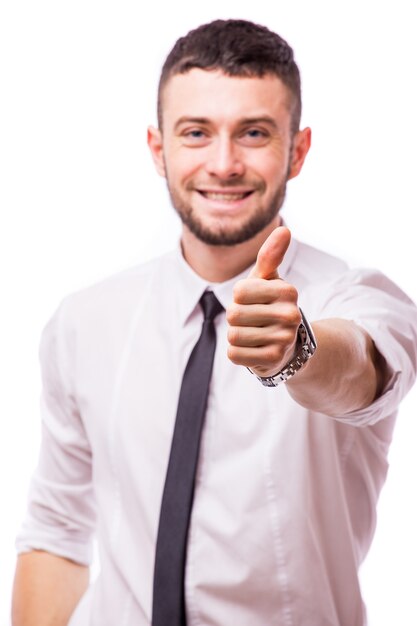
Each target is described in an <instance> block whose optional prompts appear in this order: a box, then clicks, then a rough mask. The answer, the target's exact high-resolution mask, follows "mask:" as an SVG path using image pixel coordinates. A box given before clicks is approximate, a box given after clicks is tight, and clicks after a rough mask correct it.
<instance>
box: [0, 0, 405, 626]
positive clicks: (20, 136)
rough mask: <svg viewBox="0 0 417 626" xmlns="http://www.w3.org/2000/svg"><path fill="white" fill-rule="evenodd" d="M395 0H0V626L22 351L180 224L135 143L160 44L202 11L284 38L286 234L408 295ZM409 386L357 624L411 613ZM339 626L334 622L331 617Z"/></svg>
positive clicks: (19, 446) (151, 110) (31, 410)
mask: <svg viewBox="0 0 417 626" xmlns="http://www.w3.org/2000/svg"><path fill="white" fill-rule="evenodd" d="M412 5H413V3H412V2H408V1H407V0H403V1H401V0H396V2H393V1H390V2H384V0H380V1H379V2H376V1H375V2H373V1H371V0H368V1H367V0H362V1H361V2H355V1H350V2H341V1H336V0H328V1H325V0H323V1H320V0H315V1H314V2H312V1H310V0H299V1H298V2H290V1H289V0H285V2H284V1H281V0H275V1H274V2H271V3H267V2H260V1H258V2H253V1H251V2H244V1H239V2H238V1H236V0H229V1H228V0H210V2H205V3H203V2H187V1H186V0H177V2H175V3H171V4H167V5H166V6H165V5H163V4H162V3H161V2H154V3H150V2H146V3H144V6H143V8H141V7H140V5H139V2H133V1H127V0H118V1H117V2H116V1H115V0H114V1H113V2H112V1H110V0H107V1H106V0H101V1H100V2H98V1H97V2H95V1H94V0H82V1H79V0H73V1H72V2H65V1H62V0H61V1H57V0H51V1H45V0H37V1H36V2H29V1H19V0H14V1H13V2H12V1H8V0H4V1H3V3H2V5H1V8H0V90H1V97H0V165H1V170H0V171H1V174H0V175H1V181H0V211H1V214H0V219H1V223H0V272H1V282H0V294H1V295H0V303H1V304H0V317H1V320H0V333H1V335H0V381H1V383H0V384H1V387H0V409H1V420H0V429H1V433H0V464H1V466H0V498H1V500H0V502H1V513H0V623H1V624H6V623H8V614H9V596H10V586H11V581H12V575H13V568H14V558H15V557H14V547H13V543H14V536H15V533H16V531H17V529H18V526H19V523H20V521H21V518H22V516H23V513H24V508H25V498H26V491H27V485H28V480H29V476H30V473H31V471H32V469H33V467H34V465H35V463H36V456H37V446H38V433H39V422H38V397H39V391H40V388H39V374H38V362H37V349H38V342H39V336H40V332H41V329H42V327H43V326H44V324H45V323H46V321H47V319H48V318H49V317H50V315H51V314H52V313H53V311H54V310H55V308H56V306H57V305H58V303H59V302H60V300H61V299H62V298H63V297H64V296H65V295H66V294H67V293H68V292H71V291H73V290H75V289H78V288H80V287H82V286H84V285H87V284H89V283H91V282H94V281H96V280H98V279H100V278H102V277H104V276H105V275H107V274H110V273H113V272H115V271H118V270H119V269H122V268H125V267H127V266H129V265H131V264H134V263H137V262H140V261H142V260H143V259H146V258H149V257H151V256H153V255H155V254H157V253H160V252H161V251H164V250H166V249H168V248H171V247H172V246H173V245H174V243H175V241H176V238H177V235H178V232H179V227H178V224H177V221H176V217H175V216H174V212H173V211H172V209H171V208H170V206H169V202H168V198H167V194H166V191H165V185H164V182H163V181H162V180H161V179H160V178H159V177H158V176H157V175H156V174H155V173H154V171H153V166H152V164H151V160H150V157H149V155H148V153H147V148H146V143H145V138H146V127H147V124H148V123H155V117H156V116H155V96H156V84H157V79H158V74H159V70H160V66H161V64H162V62H163V59H164V57H165V55H166V54H167V53H168V51H169V49H170V48H171V46H172V44H173V43H174V41H175V39H176V38H177V37H178V36H180V35H182V34H184V33H185V32H187V30H189V29H190V28H191V27H194V26H197V25H198V24H200V23H202V22H204V21H209V20H211V19H214V18H217V17H244V18H249V19H252V20H254V21H258V22H260V23H263V24H266V25H268V26H269V27H270V28H272V29H273V30H276V31H277V32H279V33H280V34H281V35H282V36H284V37H285V38H287V39H288V40H289V42H290V43H291V44H292V46H293V47H294V49H295V52H296V58H297V60H298V62H299V65H300V67H301V72H302V78H303V87H304V115H303V120H304V124H305V125H310V126H311V127H312V129H313V147H312V150H311V153H310V155H309V158H308V162H307V163H306V165H305V169H304V171H303V173H302V174H301V177H300V178H298V179H296V180H295V181H292V182H291V183H290V185H289V194H288V198H287V202H286V207H285V210H284V215H285V218H286V220H287V222H288V224H289V225H290V227H292V229H293V232H294V233H295V234H296V235H297V237H298V238H301V239H304V240H306V241H308V242H309V243H312V244H314V245H318V246H320V247H322V248H324V249H327V250H328V251H330V252H333V253H336V254H338V255H340V256H343V257H345V258H347V259H348V260H349V261H350V262H352V263H353V264H364V265H370V266H377V267H379V268H381V269H382V270H383V271H385V272H386V273H387V274H388V275H389V276H390V277H391V278H393V279H394V280H395V281H396V282H398V283H399V284H400V285H401V286H402V287H403V288H404V289H405V290H406V291H407V292H408V293H409V294H410V295H411V296H412V297H413V298H414V299H415V300H417V284H416V280H415V273H416V272H415V267H416V261H417V253H416V234H415V221H414V215H415V211H416V200H417V193H416V176H415V169H416V157H415V147H416V145H417V124H416V111H417V96H416V89H415V77H416V60H417V43H416V41H417V39H416V36H415V18H414V17H413V15H412ZM416 409H417V394H416V391H415V390H414V391H413V392H412V393H411V394H410V395H409V397H408V398H407V400H406V401H405V402H404V403H403V405H402V409H401V413H400V419H399V423H398V427H397V430H396V433H395V440H394V443H393V445H392V450H391V454H390V459H391V470H390V474H389V478H388V481H387V484H386V487H385V489H384V491H383V495H382V497H381V500H380V506H379V517H380V520H379V527H378V531H377V534H376V537H375V541H374V545H373V547H372V550H371V553H370V555H369V557H368V559H367V561H366V563H365V565H364V567H363V570H362V581H363V591H364V596H365V600H366V602H367V604H368V608H369V620H370V626H393V625H395V626H397V625H401V626H412V625H415V624H417V606H416V603H415V600H414V598H415V595H416V591H417V577H416V574H415V571H416V570H415V563H416V557H417V540H416V530H415V529H416V528H417V513H416V506H415V502H416V500H417V490H416V486H415V485H416V482H417V480H416V479H417V455H416V453H415V448H416V434H417V427H416V418H415V413H416ZM344 626H350V625H344Z"/></svg>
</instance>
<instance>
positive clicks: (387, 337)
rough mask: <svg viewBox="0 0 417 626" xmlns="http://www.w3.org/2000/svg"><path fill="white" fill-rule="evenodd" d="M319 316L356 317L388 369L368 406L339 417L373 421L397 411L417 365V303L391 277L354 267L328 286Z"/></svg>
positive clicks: (362, 422) (360, 422) (360, 423)
mask: <svg viewBox="0 0 417 626" xmlns="http://www.w3.org/2000/svg"><path fill="white" fill-rule="evenodd" d="M316 315H317V318H316V319H325V318H332V317H340V318H343V319H348V320H352V321H354V322H356V323H357V324H358V325H360V326H361V327H362V328H364V329H365V330H366V331H367V332H368V333H369V335H370V336H371V337H372V339H373V341H374V343H375V346H376V348H377V349H378V351H379V352H380V354H381V355H382V356H383V357H384V359H385V361H386V363H387V366H388V371H389V377H388V380H387V382H386V384H385V388H384V389H383V392H382V394H381V396H380V397H379V398H377V399H376V400H375V402H373V403H372V404H371V405H370V406H369V407H367V408H365V409H361V410H358V411H354V412H352V413H349V414H346V415H344V416H343V417H341V418H340V420H341V421H343V422H346V423H351V424H354V425H356V426H366V425H369V424H374V423H376V422H377V421H379V420H380V419H382V418H384V417H387V416H389V415H393V414H394V413H395V412H396V411H397V409H398V405H399V404H400V402H401V400H402V399H403V397H404V396H405V395H406V393H407V392H408V391H409V390H410V388H411V387H412V385H413V383H414V381H415V378H416V370H417V308H416V306H415V304H414V303H413V302H412V301H411V300H410V298H408V296H407V295H406V294H405V293H404V292H403V291H402V290H401V289H400V288H399V287H398V286H397V285H395V284H394V283H393V282H392V281H391V280H389V279H388V278H387V277H386V276H384V275H383V274H382V273H380V272H378V271H376V270H358V269H355V270H350V271H347V272H346V273H344V274H343V276H341V277H340V278H339V279H337V280H336V281H334V282H332V283H331V284H329V285H328V286H327V289H325V290H324V297H323V298H322V299H321V307H320V308H319V310H317V311H316Z"/></svg>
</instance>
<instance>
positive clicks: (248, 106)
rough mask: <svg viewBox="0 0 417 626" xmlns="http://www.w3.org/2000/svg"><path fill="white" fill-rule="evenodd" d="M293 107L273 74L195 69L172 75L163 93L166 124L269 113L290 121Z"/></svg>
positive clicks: (259, 115) (282, 86) (286, 91)
mask: <svg viewBox="0 0 417 626" xmlns="http://www.w3.org/2000/svg"><path fill="white" fill-rule="evenodd" d="M290 109H291V96H290V92H289V90H288V88H287V87H286V86H285V85H284V83H283V82H282V81H281V80H280V79H279V78H278V76H275V75H273V74H267V75H265V76H263V77H262V78H260V77H257V76H255V77H240V76H229V75H227V74H224V73H223V72H222V71H220V70H214V71H207V70H201V69H197V68H193V69H192V70H190V71H189V72H186V73H185V74H175V75H174V76H172V77H171V78H170V79H169V80H168V81H167V83H166V85H165V87H164V90H163V93H162V115H163V120H164V127H166V126H167V125H168V127H169V126H171V125H174V124H175V123H176V122H177V120H178V119H179V118H181V117H201V118H207V119H209V120H212V121H214V122H216V121H220V120H224V121H229V122H233V121H237V120H239V119H241V118H245V117H262V116H265V115H269V116H272V117H274V118H275V119H277V120H278V119H281V118H282V119H285V118H288V120H289V118H290Z"/></svg>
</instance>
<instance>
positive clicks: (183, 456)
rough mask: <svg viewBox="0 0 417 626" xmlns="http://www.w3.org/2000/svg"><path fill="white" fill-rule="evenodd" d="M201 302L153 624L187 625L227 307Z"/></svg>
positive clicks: (163, 523)
mask: <svg viewBox="0 0 417 626" xmlns="http://www.w3.org/2000/svg"><path fill="white" fill-rule="evenodd" d="M200 305H201V307H202V309H203V313H204V322H203V328H202V330H201V335H200V338H199V339H198V341H197V343H196V344H195V346H194V348H193V350H192V352H191V355H190V358H189V359H188V363H187V366H186V368H185V371H184V376H183V379H182V384H181V390H180V396H179V400H178V409H177V417H176V420H175V428H174V435H173V438H172V444H171V454H170V457H169V463H168V470H167V474H166V479H165V487H164V492H163V496H162V504H161V513H160V518H159V528H158V538H157V542H156V554H155V569H154V581H153V583H154V586H153V609H152V626H185V625H186V621H185V601H184V572H185V559H186V549H187V535H188V526H189V522H190V516H191V507H192V504H193V495H194V482H195V472H196V468H197V462H198V452H199V448H200V437H201V432H202V429H203V422H204V415H205V412H206V406H207V397H208V390H209V384H210V378H211V372H212V369H213V360H214V351H215V349H216V330H215V328H214V318H215V317H216V315H218V314H219V313H220V312H221V311H223V307H222V305H221V304H220V302H219V301H218V300H217V298H216V296H215V295H214V293H213V292H212V291H206V292H205V293H204V294H203V295H202V297H201V299H200Z"/></svg>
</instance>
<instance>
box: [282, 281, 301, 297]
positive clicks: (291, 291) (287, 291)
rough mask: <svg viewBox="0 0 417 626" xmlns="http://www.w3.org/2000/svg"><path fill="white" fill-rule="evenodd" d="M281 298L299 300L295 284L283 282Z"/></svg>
mask: <svg viewBox="0 0 417 626" xmlns="http://www.w3.org/2000/svg"><path fill="white" fill-rule="evenodd" d="M281 299H284V300H287V301H288V302H297V301H298V291H297V289H296V288H295V287H294V285H290V283H283V284H282V285H281Z"/></svg>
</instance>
